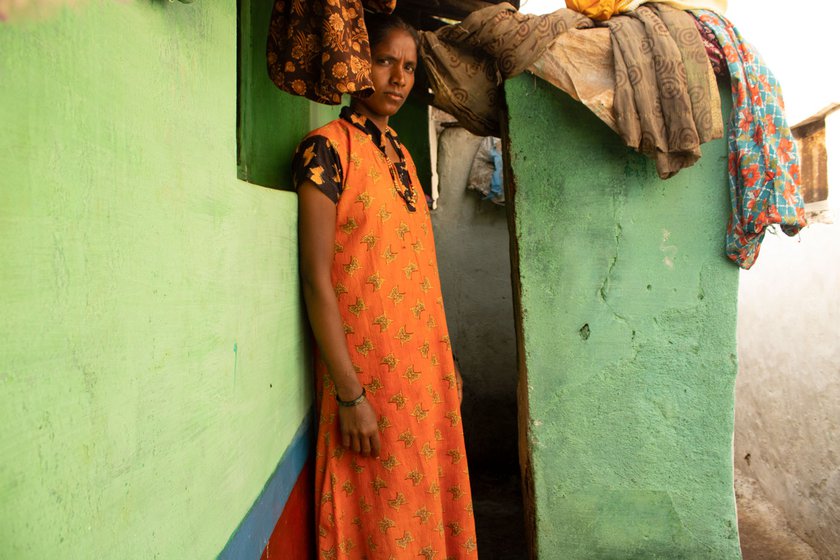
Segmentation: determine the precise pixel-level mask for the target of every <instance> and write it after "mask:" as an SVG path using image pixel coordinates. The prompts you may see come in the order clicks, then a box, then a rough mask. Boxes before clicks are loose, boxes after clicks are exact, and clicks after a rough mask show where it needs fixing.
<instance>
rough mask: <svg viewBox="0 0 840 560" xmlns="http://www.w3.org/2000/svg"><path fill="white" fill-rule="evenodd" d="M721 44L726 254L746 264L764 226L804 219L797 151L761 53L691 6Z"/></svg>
mask: <svg viewBox="0 0 840 560" xmlns="http://www.w3.org/2000/svg"><path fill="white" fill-rule="evenodd" d="M695 14H696V16H697V18H698V19H699V20H700V22H701V23H702V24H703V25H704V26H706V27H707V28H708V29H710V30H711V31H713V32H714V34H715V37H717V40H718V42H719V43H720V45H721V46H722V47H723V52H724V54H725V55H726V62H727V66H728V67H729V75H730V81H731V84H732V114H731V117H730V121H729V137H728V145H729V191H730V199H731V207H732V214H731V216H730V220H729V227H728V228H727V232H726V254H727V256H728V257H729V258H730V259H732V260H733V261H735V262H736V263H737V264H738V266H740V267H741V268H744V269H748V268H750V267H751V266H752V265H753V264H754V263H755V260H756V258H757V257H758V252H759V250H760V248H761V242H762V240H763V239H764V234H765V233H766V231H767V227H768V226H770V225H772V224H780V225H781V229H782V231H783V232H784V233H785V234H787V235H795V234H796V233H798V232H799V230H800V229H801V228H803V227H805V226H806V225H807V222H806V220H805V204H804V202H803V200H802V195H801V193H800V176H799V155H798V153H797V150H796V144H795V142H794V140H793V135H792V134H791V132H790V127H789V126H788V124H787V119H786V118H785V112H784V101H783V100H782V90H781V88H780V87H779V82H778V81H776V78H775V77H774V76H773V73H772V72H771V71H770V69H769V68H768V67H767V66H766V65H765V64H764V61H763V60H762V59H761V56H760V55H759V54H758V52H757V51H756V50H755V49H753V47H752V46H750V45H749V44H748V43H747V42H745V41H744V39H743V38H742V37H741V34H740V33H739V32H738V30H737V29H736V28H735V27H734V26H733V25H732V24H731V23H730V22H729V21H728V20H727V19H726V18H724V17H723V16H719V15H717V14H715V13H713V12H710V11H698V12H695Z"/></svg>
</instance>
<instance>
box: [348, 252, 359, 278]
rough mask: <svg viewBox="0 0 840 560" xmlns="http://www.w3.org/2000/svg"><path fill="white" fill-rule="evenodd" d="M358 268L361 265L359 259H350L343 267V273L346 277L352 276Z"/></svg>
mask: <svg viewBox="0 0 840 560" xmlns="http://www.w3.org/2000/svg"><path fill="white" fill-rule="evenodd" d="M360 268H361V265H360V264H359V259H357V258H356V257H351V258H350V262H349V263H347V264H345V265H344V272H346V273H347V275H348V276H353V275H354V274H356V271H358V270H359V269H360Z"/></svg>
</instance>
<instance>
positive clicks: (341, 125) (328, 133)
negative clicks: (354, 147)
mask: <svg viewBox="0 0 840 560" xmlns="http://www.w3.org/2000/svg"><path fill="white" fill-rule="evenodd" d="M348 132H349V128H348V126H347V121H345V120H344V119H335V120H332V121H330V122H328V123H327V124H325V125H323V126H320V127H318V128H316V129H315V130H312V131H310V132H309V134H307V135H306V136H305V137H304V140H305V139H307V138H311V137H313V136H323V137H324V138H328V139H330V140H343V139H345V138H346V137H347V135H348Z"/></svg>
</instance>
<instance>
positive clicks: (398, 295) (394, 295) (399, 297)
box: [388, 286, 405, 305]
mask: <svg viewBox="0 0 840 560" xmlns="http://www.w3.org/2000/svg"><path fill="white" fill-rule="evenodd" d="M388 299H390V300H391V301H393V302H394V304H395V305H396V304H400V303H402V301H403V300H404V299H405V293H403V292H400V288H399V286H394V287H393V288H391V292H390V293H389V294H388Z"/></svg>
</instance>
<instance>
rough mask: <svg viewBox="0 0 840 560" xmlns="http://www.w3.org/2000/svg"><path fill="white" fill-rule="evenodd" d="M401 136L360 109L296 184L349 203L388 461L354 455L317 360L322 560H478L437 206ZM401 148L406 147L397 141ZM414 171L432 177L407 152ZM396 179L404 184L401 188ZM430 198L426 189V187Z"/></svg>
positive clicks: (298, 164)
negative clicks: (436, 231)
mask: <svg viewBox="0 0 840 560" xmlns="http://www.w3.org/2000/svg"><path fill="white" fill-rule="evenodd" d="M385 141H394V142H397V143H398V142H399V141H398V139H397V136H396V134H395V133H394V132H393V131H392V130H390V129H386V130H385V131H384V133H381V132H380V131H379V129H377V128H376V126H375V125H374V124H373V123H372V122H371V121H369V120H368V119H366V118H365V117H364V116H362V115H359V114H358V113H355V112H352V111H350V110H349V109H344V110H343V111H342V118H340V119H337V120H335V121H333V122H331V123H329V124H327V125H326V126H324V127H322V128H319V129H318V130H315V131H314V132H312V133H310V135H309V136H308V137H307V138H306V139H305V140H304V141H303V142H302V143H301V144H300V146H299V148H298V150H297V153H296V155H295V160H294V163H293V169H294V173H295V184H296V185H297V186H298V187H299V186H300V185H301V183H302V182H304V181H306V180H309V181H312V182H313V183H315V185H316V186H318V187H319V188H320V189H321V190H322V192H324V193H325V194H326V195H327V196H329V197H330V198H331V199H333V200H337V204H336V223H335V257H334V260H333V265H332V271H331V280H332V285H333V288H334V290H335V294H336V298H337V301H338V307H339V313H340V314H341V320H342V322H343V324H344V332H345V336H346V341H347V348H348V350H349V351H350V356H351V358H352V360H353V365H354V367H355V369H356V373H357V375H358V376H359V381H360V382H361V383H362V384H363V386H364V387H365V390H366V391H367V399H368V401H369V402H370V403H371V406H372V407H373V409H374V411H375V412H376V414H377V418H378V424H379V435H380V438H381V455H380V457H364V456H362V455H358V454H356V453H353V452H351V451H348V450H347V449H345V448H344V447H342V446H341V432H340V427H339V421H338V405H337V403H336V400H335V387H334V385H333V383H332V381H331V379H330V376H329V375H328V372H327V369H326V365H325V364H324V362H323V360H322V359H321V358H320V356H319V355H318V354H316V356H315V374H316V399H317V403H318V404H317V406H318V419H319V421H318V436H317V443H316V458H315V509H316V523H317V530H318V542H317V547H318V558H319V560H363V559H367V560H373V559H382V560H388V559H394V560H401V559H406V560H408V559H419V560H423V559H426V560H446V559H451V560H467V559H473V560H474V559H475V558H477V554H478V553H477V550H476V540H475V527H474V525H475V524H474V520H473V510H472V498H471V492H470V481H469V475H468V471H467V457H466V452H465V449H464V435H463V429H462V425H461V412H460V402H459V397H458V388H457V380H456V376H455V366H454V363H453V358H452V352H451V348H450V342H449V334H448V330H447V327H446V316H445V315H444V310H443V299H442V296H441V289H440V281H439V278H438V269H437V257H436V253H435V245H434V239H433V237H432V235H433V234H432V224H431V221H430V216H429V210H428V207H427V206H426V204H423V203H422V202H421V203H419V204H417V205H416V207H415V208H414V211H412V209H411V207H410V206H409V205H408V204H407V200H406V198H405V196H404V192H405V188H406V186H407V184H406V183H405V181H406V177H405V176H402V174H395V173H392V172H391V171H390V170H389V169H390V168H391V167H392V165H393V163H391V162H389V160H388V157H387V155H385V153H384V150H383V146H382V143H383V142H385ZM397 145H399V144H397ZM400 151H402V152H403V162H404V166H405V175H406V176H407V179H408V180H409V181H410V182H411V185H418V186H419V184H420V183H419V179H418V178H417V172H416V170H415V168H414V163H413V162H412V160H411V156H410V155H409V153H408V152H407V151H405V150H403V149H402V148H401V150H400ZM395 177H396V178H395ZM417 190H420V189H419V188H418V189H417Z"/></svg>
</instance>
